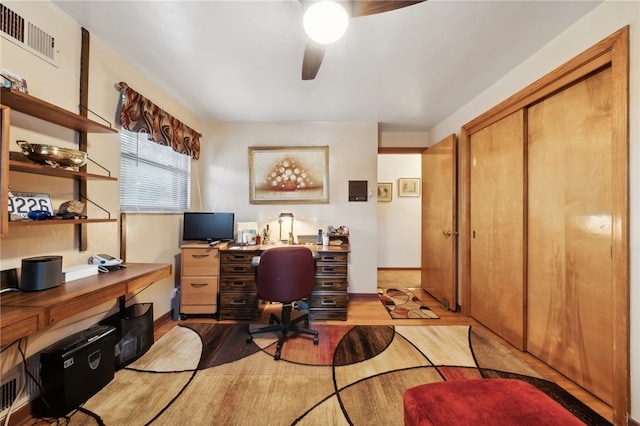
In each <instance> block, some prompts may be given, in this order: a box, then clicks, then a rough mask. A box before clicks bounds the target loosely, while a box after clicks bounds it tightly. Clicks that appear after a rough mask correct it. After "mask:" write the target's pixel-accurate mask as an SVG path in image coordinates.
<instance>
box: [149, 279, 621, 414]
mask: <svg viewBox="0 0 640 426" xmlns="http://www.w3.org/2000/svg"><path fill="white" fill-rule="evenodd" d="M398 283H402V287H403V288H415V289H418V290H416V291H415V292H414V293H415V294H416V295H417V296H418V297H420V299H421V300H422V302H423V303H424V304H426V305H427V306H428V307H429V308H430V309H431V310H432V311H434V312H435V313H436V314H437V315H438V316H439V317H440V319H439V320H433V319H406V320H393V319H391V317H390V316H389V314H388V313H387V311H386V310H385V308H384V307H383V306H382V303H380V301H379V300H378V298H377V296H376V295H358V296H356V297H352V298H351V299H350V300H349V310H348V317H347V321H314V323H316V324H353V325H397V324H399V323H400V321H401V323H402V325H471V326H473V327H477V328H479V329H481V330H483V331H484V332H485V333H487V334H488V335H490V336H492V337H493V338H494V339H495V340H497V341H498V342H500V343H502V344H503V345H504V346H505V347H507V348H508V349H509V350H511V351H512V352H513V353H514V354H515V355H516V356H517V357H519V358H520V359H522V360H523V361H525V362H527V363H528V364H530V365H531V366H532V367H534V368H535V369H536V370H537V371H538V372H540V373H541V374H542V375H543V376H545V377H546V378H547V379H549V380H552V381H554V382H555V383H557V384H558V385H559V386H561V387H562V388H564V389H565V390H566V391H568V392H569V393H571V394H572V395H573V396H575V397H576V398H578V399H579V400H581V401H582V402H584V403H585V404H587V405H588V406H589V407H591V409H593V410H594V411H596V412H597V413H599V414H600V415H601V416H603V417H604V418H605V419H607V420H608V421H610V422H611V421H612V419H613V416H612V411H611V407H609V406H608V405H607V404H605V403H604V402H602V401H601V400H599V399H598V398H596V397H595V396H593V395H592V394H590V393H589V392H587V391H586V390H584V389H582V388H581V387H580V386H578V385H576V384H575V383H573V382H572V381H570V380H569V379H567V378H566V377H564V376H563V375H562V374H560V373H558V372H557V371H555V370H554V369H552V368H550V367H549V366H547V365H546V364H544V363H543V362H542V361H540V360H538V359H537V358H535V357H534V356H532V355H530V354H528V353H525V352H520V351H519V350H517V349H516V348H514V347H513V346H512V345H510V344H509V343H507V342H506V341H505V340H503V339H501V338H500V337H498V336H497V335H495V334H494V333H493V332H491V331H490V330H489V329H487V328H486V327H484V326H483V325H482V324H480V323H479V322H477V321H476V320H474V319H473V318H470V317H466V316H464V315H461V314H459V313H457V312H452V311H445V310H443V309H442V307H441V306H440V304H439V303H438V302H437V301H436V300H435V299H434V298H433V297H431V296H430V295H429V294H427V293H425V292H424V291H422V289H420V272H419V270H406V269H400V270H394V269H384V270H379V271H378V286H380V287H387V288H394V287H395V288H397V287H400V286H399V285H398ZM277 308H278V305H269V304H262V305H260V309H261V312H262V313H261V316H260V320H259V322H261V323H267V322H268V317H269V313H270V312H271V311H276V309H277ZM276 312H277V311H276ZM183 322H219V323H235V322H238V321H229V320H227V321H216V320H215V319H210V318H187V319H186V320H184V321H179V322H174V321H168V322H166V323H164V324H162V325H160V326H159V327H156V331H155V338H156V340H157V339H159V338H160V337H161V336H162V335H164V334H165V333H167V332H168V331H169V330H171V329H172V328H173V327H175V326H176V324H178V323H183Z"/></svg>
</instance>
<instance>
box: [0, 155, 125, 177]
mask: <svg viewBox="0 0 640 426" xmlns="http://www.w3.org/2000/svg"><path fill="white" fill-rule="evenodd" d="M9 170H11V171H13V172H24V173H31V174H38V175H45V176H56V177H63V178H73V179H81V180H82V179H83V180H91V179H102V180H111V181H117V180H118V178H115V177H111V176H105V175H97V174H93V173H85V172H74V171H72V170H65V169H58V168H55V167H51V166H44V165H40V164H34V163H25V162H24V161H16V160H9Z"/></svg>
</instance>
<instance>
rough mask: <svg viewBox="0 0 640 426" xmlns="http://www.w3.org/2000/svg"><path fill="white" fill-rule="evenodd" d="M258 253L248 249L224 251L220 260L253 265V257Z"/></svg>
mask: <svg viewBox="0 0 640 426" xmlns="http://www.w3.org/2000/svg"><path fill="white" fill-rule="evenodd" d="M257 255H258V253H257V252H255V251H246V252H228V251H225V252H222V254H221V255H220V260H221V261H222V263H246V264H248V265H251V259H253V257H254V256H257Z"/></svg>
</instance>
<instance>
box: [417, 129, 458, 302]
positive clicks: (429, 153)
mask: <svg viewBox="0 0 640 426" xmlns="http://www.w3.org/2000/svg"><path fill="white" fill-rule="evenodd" d="M457 142H458V138H457V137H456V135H450V136H448V137H447V138H445V139H443V140H441V141H440V142H438V143H437V144H435V145H433V146H431V147H429V149H427V150H426V151H425V152H424V153H423V154H422V254H421V268H420V269H421V283H422V288H423V289H424V290H425V291H426V292H427V293H429V294H430V295H432V296H433V297H435V298H436V299H438V301H440V303H441V304H442V306H443V307H444V308H445V309H450V310H452V311H455V310H456V309H457V306H458V299H457V297H458V288H457V275H458V268H457V266H458V257H457V256H456V253H457V246H458V245H457V242H458V232H457V229H458V226H457V216H456V213H457V200H458V195H457V194H458V192H457V181H456V178H457V173H456V165H457V158H458V156H457V151H458V150H457Z"/></svg>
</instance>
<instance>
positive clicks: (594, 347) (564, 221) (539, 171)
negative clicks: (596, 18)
mask: <svg viewBox="0 0 640 426" xmlns="http://www.w3.org/2000/svg"><path fill="white" fill-rule="evenodd" d="M611 84H612V74H611V69H610V68H607V69H605V70H603V71H600V72H598V73H596V74H594V75H592V76H589V77H587V78H585V79H583V80H581V81H579V82H578V83H576V84H573V85H571V86H570V87H568V88H566V89H564V90H562V91H561V92H559V93H557V94H554V95H553V96H550V97H548V98H546V99H544V100H542V101H540V102H538V103H536V104H535V105H533V106H531V107H530V109H529V114H528V121H529V130H528V144H529V148H528V149H529V184H528V192H529V206H528V246H529V247H528V256H529V260H528V262H529V263H528V319H527V325H528V329H527V330H528V336H527V348H528V351H529V352H531V353H532V354H534V355H535V356H537V357H538V358H540V359H542V360H543V361H545V362H546V363H548V364H549V365H551V366H552V367H554V368H555V369H557V370H559V371H560V372H562V373H564V374H565V375H566V376H568V377H569V378H571V379H572V380H574V381H576V382H577V383H578V384H580V385H581V386H582V387H584V388H586V389H587V390H589V391H591V392H592V393H594V394H595V395H596V396H598V397H599V398H601V399H602V400H604V401H605V402H607V403H609V404H611V403H612V391H613V390H612V386H613V383H612V377H613V370H612V359H613V358H612V357H613V346H614V341H613V333H612V330H614V328H615V327H614V326H615V325H614V324H613V315H612V309H611V307H612V305H613V284H614V283H613V279H612V253H613V251H612V244H613V243H612V228H613V226H612V217H613V211H612V195H611V194H612V169H611V164H612V102H611V99H612V88H611Z"/></svg>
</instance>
